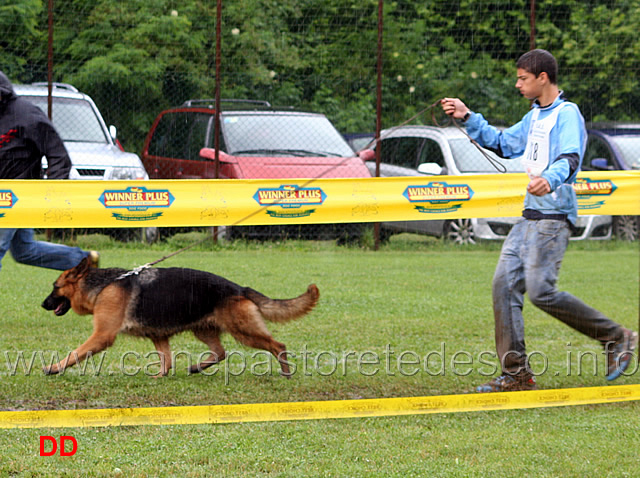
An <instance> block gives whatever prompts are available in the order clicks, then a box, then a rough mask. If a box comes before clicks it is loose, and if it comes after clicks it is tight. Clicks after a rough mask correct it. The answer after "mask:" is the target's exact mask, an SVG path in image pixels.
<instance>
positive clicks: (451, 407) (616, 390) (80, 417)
mask: <svg viewBox="0 0 640 478" xmlns="http://www.w3.org/2000/svg"><path fill="white" fill-rule="evenodd" d="M633 400H640V385H620V386H609V387H590V388H570V389H553V390H536V391H527V392H503V393H488V394H463V395H442V396H437V395H436V396H430V397H405V398H380V399H363V400H335V401H318V402H291V403H261V404H246V405H211V406H185V407H160V408H115V409H98V410H44V411H21V412H0V428H57V427H73V428H82V427H113V426H131V425H195V424H203V423H243V422H266V421H289V420H317V419H327V418H364V417H383V416H400V415H419V414H431V413H456V412H477V411H488V410H511V409H523V408H544V407H561V406H574V405H592V404H598V403H614V402H625V401H633Z"/></svg>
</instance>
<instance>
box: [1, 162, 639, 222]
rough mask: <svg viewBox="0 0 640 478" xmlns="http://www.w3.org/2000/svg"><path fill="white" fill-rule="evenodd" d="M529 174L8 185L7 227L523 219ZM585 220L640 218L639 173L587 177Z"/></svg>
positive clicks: (581, 180)
mask: <svg viewBox="0 0 640 478" xmlns="http://www.w3.org/2000/svg"><path fill="white" fill-rule="evenodd" d="M527 181H528V180H527V177H526V175H524V174H504V175H500V174H487V175H468V176H420V177H401V178H398V177H393V178H364V179H299V180H295V179H280V180H173V181H161V180H153V181H142V182H132V181H52V180H47V181H16V180H14V181H8V180H7V181H0V227H7V228H10V227H11V228H12V227H35V228H71V227H74V228H76V227H147V226H158V227H163V226H171V227H175V226H225V225H226V226H229V225H239V224H241V225H279V224H322V223H337V222H385V221H419V220H430V219H457V218H471V217H476V218H480V217H514V216H520V215H521V213H522V207H523V202H524V193H525V190H526V184H527ZM574 188H575V190H576V192H577V194H578V207H579V213H580V214H583V215H585V214H605V215H640V171H607V172H590V173H582V174H580V175H579V176H578V181H577V182H576V184H575V185H574Z"/></svg>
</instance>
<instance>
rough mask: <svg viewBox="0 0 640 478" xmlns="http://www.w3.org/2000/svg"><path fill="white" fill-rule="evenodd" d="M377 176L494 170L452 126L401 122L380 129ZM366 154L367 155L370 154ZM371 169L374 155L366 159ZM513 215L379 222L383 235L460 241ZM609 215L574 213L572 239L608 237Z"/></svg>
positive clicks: (492, 236) (497, 231)
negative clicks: (395, 234)
mask: <svg viewBox="0 0 640 478" xmlns="http://www.w3.org/2000/svg"><path fill="white" fill-rule="evenodd" d="M380 138H381V140H380V145H381V146H380V147H381V148H382V149H381V151H380V155H381V156H380V159H381V161H380V163H381V164H380V176H423V177H424V176H427V177H430V176H431V177H434V178H436V179H437V176H439V175H450V176H459V175H466V174H490V173H497V172H498V171H497V170H496V169H495V167H494V166H492V164H491V163H490V162H489V161H488V160H487V158H485V157H484V156H483V155H482V153H481V152H480V151H479V150H478V149H477V148H476V147H475V146H474V145H473V144H472V143H471V142H470V141H469V138H468V137H467V136H466V135H465V134H464V133H463V132H462V131H461V130H460V129H458V128H456V127H453V126H450V127H446V128H438V127H434V126H402V127H397V128H391V129H388V130H383V131H382V132H381V133H380ZM485 152H486V153H487V154H488V155H489V156H490V157H491V158H492V159H493V160H494V161H499V162H500V163H501V164H503V165H504V167H505V168H506V172H507V173H521V172H523V171H524V170H523V168H522V166H521V163H520V161H518V160H515V159H514V160H508V159H502V158H499V157H497V156H496V155H495V154H493V153H491V152H489V151H486V150H485ZM370 156H371V155H370ZM366 164H367V167H368V168H369V170H370V171H371V172H372V174H375V166H376V165H375V160H370V161H367V163H366ZM519 220H520V218H519V217H494V218H470V219H455V220H439V219H432V220H428V221H402V222H385V223H383V224H382V225H381V233H382V235H383V238H384V237H385V236H388V235H390V234H393V233H397V232H412V233H420V234H427V235H431V236H436V237H444V238H446V239H448V240H450V241H453V242H456V243H460V244H469V243H471V244H473V243H475V242H476V240H477V239H486V240H496V239H504V238H506V236H507V234H508V233H509V231H510V230H511V228H512V227H513V225H514V224H515V223H516V222H518V221H519ZM610 236H611V217H610V216H579V218H578V221H577V224H576V230H575V232H574V233H573V236H572V239H574V240H575V239H587V238H589V239H608V238H609V237H610Z"/></svg>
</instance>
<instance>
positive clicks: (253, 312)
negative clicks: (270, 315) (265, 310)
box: [219, 300, 291, 378]
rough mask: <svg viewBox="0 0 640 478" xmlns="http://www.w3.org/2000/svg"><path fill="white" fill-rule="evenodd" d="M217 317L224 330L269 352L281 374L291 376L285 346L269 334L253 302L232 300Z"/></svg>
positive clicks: (242, 341) (254, 346)
mask: <svg viewBox="0 0 640 478" xmlns="http://www.w3.org/2000/svg"><path fill="white" fill-rule="evenodd" d="M219 317H220V318H221V319H222V322H223V324H224V328H225V330H226V331H227V332H229V333H230V334H231V335H232V336H233V338H234V339H236V340H237V341H238V342H240V343H241V344H243V345H247V346H249V347H253V348H254V349H262V350H266V351H267V352H271V354H273V356H274V357H275V358H276V360H278V362H279V363H280V368H281V369H282V372H281V375H284V376H285V377H287V378H291V372H290V370H289V362H287V348H286V347H285V345H284V344H283V343H281V342H278V341H277V340H274V338H273V337H272V336H271V334H270V333H269V331H268V330H267V328H266V327H265V325H264V320H263V318H262V314H261V313H260V310H259V309H258V307H257V306H256V305H255V304H254V303H253V302H251V301H249V300H241V301H236V302H232V303H231V304H230V305H229V306H228V307H226V308H225V310H223V311H221V314H220V315H219Z"/></svg>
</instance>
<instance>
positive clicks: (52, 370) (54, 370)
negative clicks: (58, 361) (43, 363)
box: [42, 365, 60, 375]
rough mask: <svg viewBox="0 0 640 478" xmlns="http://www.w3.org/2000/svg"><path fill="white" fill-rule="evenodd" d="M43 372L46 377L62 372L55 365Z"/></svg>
mask: <svg viewBox="0 0 640 478" xmlns="http://www.w3.org/2000/svg"><path fill="white" fill-rule="evenodd" d="M42 371H43V372H44V374H45V375H56V374H57V373H59V372H60V370H59V369H58V367H57V366H55V365H52V366H51V367H44V368H43V369H42Z"/></svg>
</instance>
